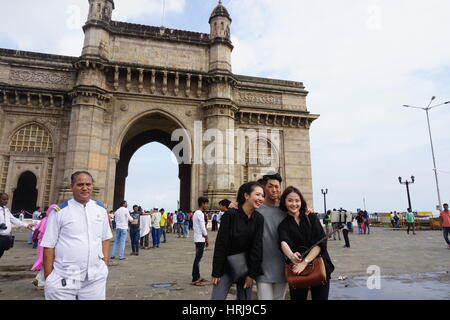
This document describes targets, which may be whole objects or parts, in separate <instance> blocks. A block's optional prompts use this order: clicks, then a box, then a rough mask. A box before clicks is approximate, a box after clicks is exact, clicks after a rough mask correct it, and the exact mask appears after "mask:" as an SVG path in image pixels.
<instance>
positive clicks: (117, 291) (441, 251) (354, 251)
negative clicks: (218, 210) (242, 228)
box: [0, 227, 450, 300]
mask: <svg viewBox="0 0 450 320" xmlns="http://www.w3.org/2000/svg"><path fill="white" fill-rule="evenodd" d="M371 231H372V233H371V234H370V235H358V234H355V233H353V234H350V242H351V248H350V249H347V248H343V244H344V243H343V240H342V241H338V240H336V241H329V242H328V247H329V253H330V256H331V258H332V260H333V263H334V265H335V267H336V270H335V272H334V273H333V274H332V277H333V282H332V284H331V292H333V287H336V288H337V283H338V281H337V278H338V277H339V276H340V275H346V276H347V277H357V276H359V277H361V276H369V274H368V273H367V268H368V267H369V266H370V265H377V266H379V267H380V269H381V275H382V276H388V275H399V276H400V275H404V274H411V273H414V274H415V273H424V272H444V273H445V271H447V272H448V271H450V250H448V249H447V248H446V244H445V242H444V240H443V237H442V232H441V231H417V235H415V236H413V235H409V236H408V235H407V234H406V231H397V230H391V229H387V228H375V227H373V228H372V230H371ZM216 234H217V233H216V232H211V231H209V235H210V237H211V239H210V248H209V249H208V250H206V251H205V254H204V256H203V259H202V261H201V264H200V270H201V274H202V277H204V278H207V279H208V280H210V275H211V268H212V256H213V248H214V239H215V236H216ZM167 240H168V241H167V243H162V244H161V247H160V248H159V249H150V250H141V252H140V255H139V256H130V255H129V254H130V251H131V250H130V243H129V240H128V241H127V246H126V251H125V252H126V259H125V260H122V261H119V260H117V259H115V260H111V263H110V273H109V279H108V285H107V299H118V300H122V299H127V300H146V299H151V300H188V299H189V300H191V299H192V300H208V299H209V298H210V295H211V289H212V285H211V284H208V285H206V286H204V287H195V286H192V285H190V281H191V272H192V263H193V260H194V254H195V247H194V244H193V240H192V234H191V235H190V237H189V238H187V239H183V238H180V239H179V238H177V236H176V235H174V234H168V238H167ZM34 259H35V250H32V249H31V245H28V244H27V243H26V232H25V231H23V232H20V231H17V232H16V243H15V246H14V248H13V249H11V250H10V251H7V252H5V254H4V256H3V257H2V258H1V259H0V300H2V299H19V300H41V299H43V293H42V292H38V291H37V290H36V289H35V287H34V286H33V285H32V284H31V283H30V282H31V280H32V279H33V278H34V276H35V273H34V272H32V271H29V269H30V267H31V266H32V264H33V262H34ZM418 277H420V275H418ZM444 278H445V279H446V280H447V279H448V280H450V279H449V276H445V277H444ZM233 292H234V290H232V293H233ZM332 296H333V297H334V298H336V299H339V298H340V297H339V294H338V293H337V292H335V294H333V295H332ZM234 298H235V297H234V295H233V294H230V295H229V299H234ZM342 298H344V297H342Z"/></svg>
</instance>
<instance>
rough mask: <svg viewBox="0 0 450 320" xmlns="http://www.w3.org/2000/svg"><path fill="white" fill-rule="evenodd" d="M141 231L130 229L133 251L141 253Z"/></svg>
mask: <svg viewBox="0 0 450 320" xmlns="http://www.w3.org/2000/svg"><path fill="white" fill-rule="evenodd" d="M140 232H141V231H140V230H139V229H130V240H131V251H133V252H135V253H139V240H140V235H141V234H140Z"/></svg>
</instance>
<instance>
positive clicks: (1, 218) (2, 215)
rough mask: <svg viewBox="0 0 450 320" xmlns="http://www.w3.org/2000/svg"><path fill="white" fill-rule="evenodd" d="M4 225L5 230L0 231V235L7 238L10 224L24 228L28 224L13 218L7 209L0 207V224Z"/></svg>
mask: <svg viewBox="0 0 450 320" xmlns="http://www.w3.org/2000/svg"><path fill="white" fill-rule="evenodd" d="M2 223H4V224H6V229H5V230H0V235H2V236H7V235H9V234H10V233H11V224H14V225H16V226H19V227H24V228H26V227H27V226H28V224H26V223H25V222H22V221H20V220H19V219H17V218H15V217H14V216H13V215H12V213H11V211H9V209H8V208H7V207H0V224H2Z"/></svg>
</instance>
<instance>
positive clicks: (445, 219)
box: [441, 210, 450, 227]
mask: <svg viewBox="0 0 450 320" xmlns="http://www.w3.org/2000/svg"><path fill="white" fill-rule="evenodd" d="M441 217H442V226H443V227H450V210H449V211H447V212H445V211H441Z"/></svg>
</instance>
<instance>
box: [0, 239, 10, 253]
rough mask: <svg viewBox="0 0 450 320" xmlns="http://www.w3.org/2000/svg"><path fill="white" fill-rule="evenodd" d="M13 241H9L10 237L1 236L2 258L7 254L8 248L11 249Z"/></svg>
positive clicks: (0, 248)
mask: <svg viewBox="0 0 450 320" xmlns="http://www.w3.org/2000/svg"><path fill="white" fill-rule="evenodd" d="M10 241H11V240H10V239H9V237H7V236H0V258H1V257H2V256H3V253H5V251H6V250H7V248H8V249H9V245H10V244H9V242H10Z"/></svg>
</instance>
